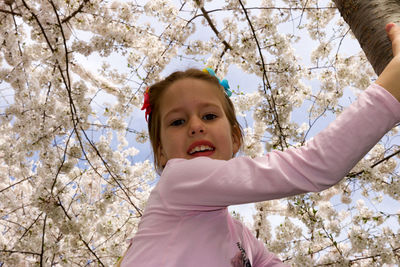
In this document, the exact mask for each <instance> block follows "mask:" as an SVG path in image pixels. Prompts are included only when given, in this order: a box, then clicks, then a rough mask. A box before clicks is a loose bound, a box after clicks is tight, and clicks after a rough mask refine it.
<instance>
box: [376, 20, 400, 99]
mask: <svg viewBox="0 0 400 267" xmlns="http://www.w3.org/2000/svg"><path fill="white" fill-rule="evenodd" d="M386 32H387V34H388V36H389V38H390V40H391V41H392V50H393V59H392V60H391V61H390V62H389V64H388V65H387V66H386V68H385V69H384V70H383V72H382V73H381V75H379V77H378V79H377V80H376V83H377V84H379V85H380V86H382V87H383V88H385V89H386V90H387V91H389V92H390V93H391V94H392V95H393V96H394V97H395V98H397V100H398V101H400V26H397V25H396V24H394V23H388V24H387V25H386Z"/></svg>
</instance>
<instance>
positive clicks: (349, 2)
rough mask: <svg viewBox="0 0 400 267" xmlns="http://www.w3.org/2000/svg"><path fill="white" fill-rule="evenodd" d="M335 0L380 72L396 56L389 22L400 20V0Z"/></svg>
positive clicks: (377, 71)
mask: <svg viewBox="0 0 400 267" xmlns="http://www.w3.org/2000/svg"><path fill="white" fill-rule="evenodd" d="M334 2H335V4H336V7H337V8H338V10H339V12H340V14H341V15H342V17H343V19H344V20H345V21H346V22H347V24H348V25H349V26H350V29H351V30H352V32H353V33H354V35H355V37H356V38H357V40H358V42H359V43H360V45H361V48H362V49H363V50H364V53H365V55H366V56H367V58H368V60H369V62H370V63H371V65H372V67H373V68H374V70H375V72H376V74H378V75H379V74H380V73H381V72H382V71H383V69H384V68H385V67H386V65H387V64H388V63H389V61H390V60H391V59H392V57H393V54H392V46H391V43H390V40H389V38H388V37H387V35H386V32H385V25H386V24H387V23H389V22H395V23H398V22H399V21H400V1H399V0H334Z"/></svg>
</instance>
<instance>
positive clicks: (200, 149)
mask: <svg viewBox="0 0 400 267" xmlns="http://www.w3.org/2000/svg"><path fill="white" fill-rule="evenodd" d="M208 150H214V149H213V148H212V147H209V146H204V145H201V146H196V147H195V148H193V149H192V150H191V151H190V152H189V154H193V153H196V152H201V151H208Z"/></svg>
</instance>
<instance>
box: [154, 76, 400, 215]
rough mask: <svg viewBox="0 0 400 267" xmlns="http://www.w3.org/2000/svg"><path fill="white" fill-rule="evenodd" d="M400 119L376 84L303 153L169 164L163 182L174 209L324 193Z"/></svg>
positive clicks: (398, 106) (163, 190)
mask: <svg viewBox="0 0 400 267" xmlns="http://www.w3.org/2000/svg"><path fill="white" fill-rule="evenodd" d="M399 121H400V103H399V102H398V101H397V100H396V99H395V98H394V97H393V96H392V95H391V94H390V93H388V92H387V91H386V90H385V89H383V88H382V87H380V86H378V85H376V84H373V85H371V86H370V87H369V88H368V89H367V90H366V92H364V93H362V94H361V95H360V96H359V98H358V100H357V101H356V102H354V103H353V104H352V105H351V106H350V107H348V108H347V109H346V110H345V111H344V112H343V113H342V114H341V115H340V116H339V117H338V118H337V119H336V120H335V121H334V122H333V123H331V124H330V125H329V126H328V127H327V128H326V129H325V130H323V131H322V132H320V133H319V134H318V135H316V136H315V137H314V138H313V139H311V140H309V141H308V142H307V143H306V144H305V145H304V146H302V147H301V148H297V149H288V150H286V151H285V152H281V151H273V152H271V153H268V154H267V155H266V156H263V157H258V158H255V159H250V158H247V157H239V158H234V159H231V160H229V161H224V160H213V159H210V158H206V157H200V158H196V159H192V160H185V159H172V160H170V161H168V163H167V166H166V167H165V169H164V171H163V173H162V176H161V179H160V181H159V184H158V188H159V192H160V196H161V197H162V199H163V200H164V201H165V202H164V204H165V205H166V207H167V208H170V209H172V210H181V211H184V210H186V211H187V210H212V209H215V208H218V207H226V206H229V205H234V204H242V203H250V202H258V201H264V200H270V199H276V198H282V197H287V196H292V195H296V194H300V193H305V192H310V191H321V190H323V189H326V188H328V187H330V186H332V185H334V184H336V183H338V182H339V181H340V180H341V179H342V178H343V177H344V176H345V175H346V174H347V173H348V172H349V171H350V170H351V169H352V168H353V166H355V165H356V163H357V162H358V161H359V160H360V159H361V158H362V157H363V156H364V155H365V154H366V153H367V152H368V151H369V150H370V149H371V148H372V147H373V146H374V145H375V144H376V143H377V142H378V141H379V140H380V139H381V138H382V136H383V135H384V134H385V133H386V132H388V131H389V130H390V129H391V128H392V127H393V126H394V125H395V124H396V123H397V122H399Z"/></svg>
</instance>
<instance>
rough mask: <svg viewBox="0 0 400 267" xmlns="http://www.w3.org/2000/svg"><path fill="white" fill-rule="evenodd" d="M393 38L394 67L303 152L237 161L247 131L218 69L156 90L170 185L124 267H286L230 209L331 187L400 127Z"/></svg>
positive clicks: (157, 133) (149, 106)
mask: <svg viewBox="0 0 400 267" xmlns="http://www.w3.org/2000/svg"><path fill="white" fill-rule="evenodd" d="M386 30H387V32H388V34H389V37H390V38H391V40H392V46H393V52H394V55H395V57H394V59H393V60H392V61H391V63H390V64H389V65H388V66H387V68H386V69H385V70H384V72H383V73H382V74H381V75H380V77H379V78H378V80H377V81H376V83H375V84H372V85H371V86H370V87H369V88H368V89H367V90H366V91H365V92H364V93H363V94H362V95H360V97H359V99H358V100H357V101H356V102H355V103H354V104H352V105H351V106H350V107H349V108H347V109H346V111H345V112H343V113H342V115H341V116H340V117H339V118H338V119H337V120H336V121H335V122H334V123H332V124H331V125H330V126H329V127H327V129H325V130H324V131H322V132H321V133H320V134H318V135H317V136H315V137H314V139H312V140H311V141H309V142H308V143H307V144H306V145H305V146H303V147H301V148H299V149H288V150H287V151H285V152H281V151H274V152H271V153H268V154H267V155H266V156H263V157H259V158H255V159H250V158H247V157H238V158H234V155H235V153H236V152H237V151H238V150H239V148H240V145H241V143H242V132H241V129H240V126H239V124H238V122H237V120H236V118H235V115H234V114H235V112H234V108H233V105H232V102H231V101H230V100H229V97H228V94H229V91H227V92H228V93H226V92H225V91H226V90H224V88H223V86H221V85H220V82H219V80H218V79H217V78H216V77H215V76H213V73H212V71H209V73H204V72H201V71H199V70H187V71H185V72H176V73H173V74H171V75H170V76H168V77H167V78H166V79H165V80H163V81H161V82H158V83H156V84H154V85H153V86H151V87H150V88H149V90H148V91H147V93H146V96H145V98H146V101H145V105H144V108H146V119H147V115H148V127H149V134H150V140H151V144H152V148H153V152H154V159H155V165H156V167H157V169H158V170H159V171H160V173H161V178H160V181H159V182H158V184H157V185H156V187H155V188H154V189H153V191H152V193H151V195H150V198H149V200H148V203H147V207H146V210H145V212H144V215H143V217H142V219H141V222H140V224H139V229H138V232H137V233H136V235H135V237H134V238H133V240H132V243H131V246H130V248H129V249H128V251H127V253H126V255H125V256H124V258H123V260H122V264H121V265H122V266H149V267H175V266H184V267H186V266H190V267H203V266H212V267H213V266H215V267H232V266H234V267H238V266H246V267H248V266H286V265H285V264H283V263H282V262H281V261H280V260H279V259H278V258H277V257H276V256H274V255H273V254H272V253H270V252H268V251H267V250H266V249H265V247H264V245H263V244H262V243H261V242H259V241H258V240H257V239H256V238H255V237H254V236H253V235H252V234H251V232H250V231H249V230H248V229H247V228H246V227H245V226H243V225H242V224H241V223H240V222H239V221H236V220H234V219H233V218H231V216H230V215H229V212H228V210H227V206H229V205H235V204H241V203H249V202H257V201H264V200H270V199H276V198H282V197H287V196H292V195H295V194H301V193H305V192H309V191H321V190H323V189H326V188H328V187H330V186H332V185H334V184H336V183H337V182H339V181H340V180H341V179H342V178H343V177H344V176H345V175H346V174H347V173H348V172H349V171H350V169H351V168H352V167H353V166H354V165H355V164H356V163H357V162H358V161H359V160H360V159H361V158H362V157H363V156H364V155H365V154H366V153H367V152H368V151H369V150H370V149H371V148H372V147H373V146H374V145H375V144H376V143H377V142H378V141H379V140H380V138H381V137H382V136H383V135H384V134H385V133H386V132H387V131H389V130H390V129H391V128H392V127H393V126H394V125H395V124H396V123H397V122H399V121H400V103H399V102H398V101H400V85H399V80H398V78H397V77H400V76H399V75H400V45H399V44H398V43H399V42H400V27H397V26H395V25H394V24H388V25H387V26H386ZM210 72H211V73H210ZM223 84H224V83H223ZM224 85H225V87H227V86H226V84H224ZM384 88H386V90H385V89H384ZM225 89H227V88H225ZM396 98H397V100H396ZM371 126H372V127H371Z"/></svg>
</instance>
